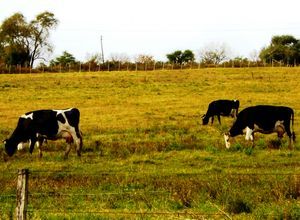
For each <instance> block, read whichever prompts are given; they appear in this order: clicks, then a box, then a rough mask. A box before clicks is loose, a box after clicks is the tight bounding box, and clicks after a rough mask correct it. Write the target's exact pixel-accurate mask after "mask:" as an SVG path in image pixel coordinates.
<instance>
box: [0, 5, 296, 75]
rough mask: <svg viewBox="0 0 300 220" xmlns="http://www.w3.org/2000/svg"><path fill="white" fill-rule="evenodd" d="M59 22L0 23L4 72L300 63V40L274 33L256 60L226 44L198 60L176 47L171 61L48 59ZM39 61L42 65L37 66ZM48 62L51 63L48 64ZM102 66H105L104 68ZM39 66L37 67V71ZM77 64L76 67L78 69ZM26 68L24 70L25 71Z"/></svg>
mask: <svg viewBox="0 0 300 220" xmlns="http://www.w3.org/2000/svg"><path fill="white" fill-rule="evenodd" d="M58 23H59V21H58V19H57V18H55V16H54V14H53V13H51V12H48V11H45V12H43V13H40V14H38V15H37V16H36V17H35V18H34V19H33V20H31V21H29V22H27V21H26V19H25V17H24V15H22V14H21V13H15V14H13V15H12V16H10V17H8V18H6V19H5V20H4V21H3V22H2V23H1V26H0V71H1V72H20V71H23V72H24V69H25V72H28V70H27V71H26V69H29V70H30V72H31V71H37V70H41V69H43V71H45V70H46V71H53V72H55V71H66V70H71V69H72V70H73V69H77V71H78V70H83V71H89V70H91V71H95V69H98V70H124V69H127V70H133V69H135V70H141V69H144V70H146V69H148V70H150V69H155V68H156V67H157V68H160V69H163V68H166V69H170V68H171V69H173V68H177V69H178V68H193V67H195V66H196V67H197V66H198V67H218V66H223V67H245V66H249V67H250V66H266V65H272V66H273V65H276V66H297V65H299V63H300V40H299V39H296V38H295V37H294V36H291V35H278V36H273V37H272V39H271V42H270V44H269V45H268V46H266V47H264V48H262V49H261V50H260V52H259V53H258V54H255V55H254V57H253V58H252V59H248V58H243V57H235V58H233V59H232V58H230V57H229V54H228V51H227V49H226V47H225V46H218V47H212V46H208V47H205V48H203V49H202V50H201V51H200V53H199V59H198V60H197V61H196V58H195V54H194V52H193V51H192V50H184V51H181V50H176V51H174V52H172V53H170V54H166V58H167V59H168V62H167V63H165V62H161V61H156V60H154V58H153V56H151V55H145V54H140V55H138V56H136V57H135V58H134V61H132V60H131V59H130V58H129V57H128V56H127V55H126V54H112V55H111V57H110V59H109V60H107V61H106V62H104V63H103V59H102V57H101V54H93V55H90V57H89V58H88V60H87V61H85V62H80V61H77V60H76V59H75V57H74V56H73V55H72V54H70V53H68V52H67V51H64V52H63V53H62V55H60V56H58V57H56V58H55V59H53V60H51V61H50V62H48V61H47V60H46V58H45V57H47V56H48V55H49V54H51V53H52V51H53V45H51V43H50V41H49V38H50V32H51V31H52V30H54V29H55V28H56V27H57V25H58ZM37 60H39V61H40V62H39V65H35V63H36V61H37ZM45 63H47V64H45ZM101 66H102V68H101ZM33 67H35V70H33ZM75 67H76V68H75ZM22 69H23V70H22Z"/></svg>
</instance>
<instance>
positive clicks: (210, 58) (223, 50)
mask: <svg viewBox="0 0 300 220" xmlns="http://www.w3.org/2000/svg"><path fill="white" fill-rule="evenodd" d="M199 56H200V60H201V62H202V63H205V64H214V65H218V64H220V63H221V62H222V61H225V60H226V59H228V58H229V49H228V47H227V46H226V45H225V44H221V45H219V44H215V43H211V44H208V45H206V46H205V47H203V48H202V49H201V50H200V53H199Z"/></svg>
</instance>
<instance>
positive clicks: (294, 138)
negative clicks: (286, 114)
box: [291, 111, 296, 141]
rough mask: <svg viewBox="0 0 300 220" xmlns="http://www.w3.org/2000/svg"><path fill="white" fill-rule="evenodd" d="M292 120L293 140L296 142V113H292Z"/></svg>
mask: <svg viewBox="0 0 300 220" xmlns="http://www.w3.org/2000/svg"><path fill="white" fill-rule="evenodd" d="M291 120H292V138H293V141H296V134H295V130H294V111H292V115H291Z"/></svg>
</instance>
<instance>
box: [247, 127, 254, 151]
mask: <svg viewBox="0 0 300 220" xmlns="http://www.w3.org/2000/svg"><path fill="white" fill-rule="evenodd" d="M245 139H246V141H248V140H251V141H252V147H254V130H253V129H251V128H249V127H246V136H245Z"/></svg>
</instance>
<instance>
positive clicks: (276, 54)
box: [259, 35, 300, 65]
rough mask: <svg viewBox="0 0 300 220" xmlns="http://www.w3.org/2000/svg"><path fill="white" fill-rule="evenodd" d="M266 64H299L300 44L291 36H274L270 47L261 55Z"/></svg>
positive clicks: (263, 50)
mask: <svg viewBox="0 0 300 220" xmlns="http://www.w3.org/2000/svg"><path fill="white" fill-rule="evenodd" d="M259 57H260V59H262V60H264V61H265V62H266V63H272V62H273V61H276V62H282V63H283V64H286V65H289V64H297V63H299V58H300V42H299V40H297V39H296V38H295V37H293V36H291V35H280V36H278V35H277V36H273V37H272V39H271V43H270V45H269V46H267V47H264V48H263V49H262V50H261V51H260V54H259Z"/></svg>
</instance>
